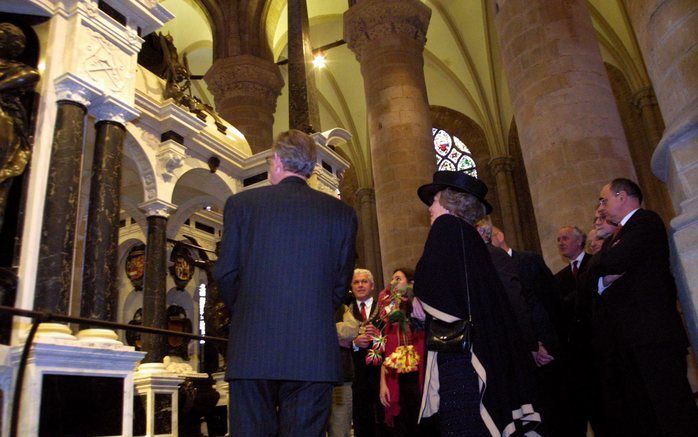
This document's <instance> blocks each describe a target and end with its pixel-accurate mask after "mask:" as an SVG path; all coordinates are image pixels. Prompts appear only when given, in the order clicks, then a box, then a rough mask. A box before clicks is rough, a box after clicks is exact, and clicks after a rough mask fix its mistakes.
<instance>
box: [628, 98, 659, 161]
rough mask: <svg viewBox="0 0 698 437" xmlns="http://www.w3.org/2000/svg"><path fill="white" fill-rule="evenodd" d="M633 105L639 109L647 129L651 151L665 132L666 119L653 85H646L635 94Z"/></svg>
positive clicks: (643, 124)
mask: <svg viewBox="0 0 698 437" xmlns="http://www.w3.org/2000/svg"><path fill="white" fill-rule="evenodd" d="M633 106H635V108H636V109H637V111H638V112H639V114H640V117H641V118H642V127H643V129H644V131H645V136H646V137H647V140H648V144H649V146H650V147H651V150H650V153H652V152H654V149H655V147H657V144H659V140H661V139H662V133H663V132H664V120H663V119H662V114H661V112H660V111H659V105H658V104H657V96H655V95H654V90H653V89H652V87H645V88H642V89H641V90H639V91H637V92H636V93H635V94H634V95H633Z"/></svg>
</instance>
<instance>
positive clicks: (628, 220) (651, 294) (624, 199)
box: [589, 178, 698, 436]
mask: <svg viewBox="0 0 698 437" xmlns="http://www.w3.org/2000/svg"><path fill="white" fill-rule="evenodd" d="M641 204H642V192H641V191H640V187H638V186H637V184H635V183H634V182H632V181H630V180H628V179H622V178H621V179H614V180H613V181H612V182H611V183H609V184H607V185H605V186H604V187H603V188H602V190H601V194H600V196H599V205H600V207H599V210H600V212H601V213H602V214H604V215H605V216H606V217H607V219H608V220H609V221H611V222H613V223H618V227H619V230H618V232H617V233H616V235H614V236H611V237H610V238H609V239H608V240H607V242H606V243H605V244H604V247H603V249H602V250H601V252H599V254H597V256H596V257H595V259H594V260H593V261H592V263H591V265H590V267H589V269H590V270H589V277H590V279H591V280H590V283H591V284H592V286H593V288H594V290H593V291H594V293H595V296H594V305H593V306H592V311H593V312H592V327H593V331H594V332H593V334H594V345H595V347H596V351H597V354H596V355H597V358H598V360H599V362H600V369H601V376H602V382H603V384H602V395H603V401H604V407H605V412H606V414H607V415H609V422H610V423H611V424H612V425H613V426H614V429H612V435H614V436H626V435H627V436H631V435H632V436H689V435H695V433H696V430H698V409H696V404H695V401H694V400H693V398H692V394H691V390H690V387H689V385H688V381H687V379H686V347H687V345H688V343H687V339H686V335H685V331H684V328H683V325H682V322H681V318H680V317H679V314H678V311H677V308H676V285H675V283H674V278H673V276H672V274H671V270H670V264H669V243H668V239H667V234H666V229H665V227H664V224H663V223H662V220H661V218H660V217H659V216H658V215H657V214H656V213H654V212H652V211H648V210H645V209H642V208H641V207H640V206H641Z"/></svg>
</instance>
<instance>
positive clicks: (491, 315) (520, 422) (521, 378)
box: [414, 171, 540, 437]
mask: <svg viewBox="0 0 698 437" xmlns="http://www.w3.org/2000/svg"><path fill="white" fill-rule="evenodd" d="M418 194H419V197H420V199H421V200H422V201H423V202H424V203H425V204H427V205H429V213H430V215H431V223H432V226H431V230H430V232H429V236H428V238H427V241H426V244H425V245H424V253H423V254H422V258H421V259H420V260H419V263H418V264H417V270H416V272H415V285H414V293H415V295H416V296H417V297H418V298H419V300H420V301H421V303H422V304H423V306H424V309H425V311H426V312H427V314H428V315H427V333H426V339H427V340H426V342H427V362H426V372H425V379H424V387H423V396H422V404H421V407H420V417H421V418H426V417H431V416H434V415H435V414H436V413H438V415H437V416H435V417H436V418H438V419H437V420H438V423H439V428H440V430H441V433H442V435H448V436H473V437H476V436H477V437H480V436H490V435H491V436H497V437H499V436H513V435H524V433H526V432H528V431H531V430H532V429H533V428H535V426H536V425H537V424H538V423H539V422H540V416H539V415H538V414H537V413H535V412H534V410H533V407H532V405H531V399H532V385H531V384H532V381H531V376H530V373H529V372H530V370H531V369H530V368H529V367H527V366H530V364H529V362H530V357H528V356H527V352H526V351H525V350H524V349H523V347H522V342H521V341H520V340H519V338H518V333H517V330H516V325H515V319H514V316H513V313H512V309H511V307H510V305H509V303H508V301H507V298H506V295H505V293H504V289H503V286H502V283H501V282H500V280H499V277H498V275H497V272H496V270H495V267H494V265H493V264H492V260H491V258H490V255H489V252H488V251H487V247H486V246H485V244H484V242H483V241H482V238H480V235H479V234H478V232H477V230H476V229H475V227H474V226H473V225H474V223H476V222H477V221H478V220H480V219H481V218H483V217H484V216H485V215H486V214H489V212H490V211H491V210H492V206H491V205H490V204H489V203H488V202H487V200H486V199H485V196H486V194H487V186H486V185H485V184H484V183H483V182H482V181H480V180H479V179H476V178H474V177H472V176H469V175H467V174H465V173H462V172H452V171H439V172H436V173H435V174H434V181H433V183H431V184H427V185H424V186H422V187H420V188H419V190H418ZM468 320H469V321H470V322H467V321H468ZM529 435H537V434H529Z"/></svg>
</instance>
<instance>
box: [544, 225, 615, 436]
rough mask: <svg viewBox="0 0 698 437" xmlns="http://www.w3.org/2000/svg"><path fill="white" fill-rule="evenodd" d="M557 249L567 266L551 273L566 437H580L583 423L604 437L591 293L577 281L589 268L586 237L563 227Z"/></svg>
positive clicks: (583, 433) (582, 232) (583, 426)
mask: <svg viewBox="0 0 698 437" xmlns="http://www.w3.org/2000/svg"><path fill="white" fill-rule="evenodd" d="M557 247H558V250H559V252H560V255H561V256H562V257H563V258H565V260H566V261H567V265H566V266H565V267H564V268H563V269H561V270H560V271H559V272H557V273H556V274H555V278H556V279H557V281H558V284H559V290H560V295H561V297H562V305H563V312H562V314H563V322H564V326H563V328H562V336H561V343H562V353H561V362H562V365H563V368H564V369H563V371H564V376H565V380H566V384H565V385H566V388H567V390H568V395H567V400H568V406H567V411H568V415H567V417H566V425H565V426H566V429H567V433H568V434H567V435H569V436H580V437H584V436H586V434H587V423H588V422H589V423H591V427H592V429H593V430H594V434H595V435H597V436H605V435H606V434H605V433H604V421H603V420H602V414H601V411H600V408H599V390H600V389H599V377H598V374H597V372H596V369H595V368H594V365H593V361H592V350H591V343H590V339H591V291H590V290H589V288H588V287H586V286H584V285H583V281H581V278H582V277H584V275H585V274H586V272H587V269H588V268H589V261H590V260H591V255H589V254H588V253H586V252H585V251H584V248H585V247H586V234H585V233H584V231H582V230H581V229H580V228H578V227H577V226H563V227H561V228H560V230H559V231H558V233H557Z"/></svg>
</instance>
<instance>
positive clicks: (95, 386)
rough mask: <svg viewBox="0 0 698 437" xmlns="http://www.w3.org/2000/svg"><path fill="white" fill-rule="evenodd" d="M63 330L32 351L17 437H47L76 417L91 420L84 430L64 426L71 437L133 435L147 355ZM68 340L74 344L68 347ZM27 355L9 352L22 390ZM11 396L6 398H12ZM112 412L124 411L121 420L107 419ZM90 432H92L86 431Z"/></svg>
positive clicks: (18, 350)
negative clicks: (140, 367) (20, 370)
mask: <svg viewBox="0 0 698 437" xmlns="http://www.w3.org/2000/svg"><path fill="white" fill-rule="evenodd" d="M48 325H59V324H48ZM59 326H61V327H62V328H63V329H59V331H63V332H58V337H46V336H45V337H42V338H40V339H37V341H36V342H34V344H33V346H32V350H31V355H30V359H29V361H28V363H27V367H26V371H25V375H24V380H23V384H22V388H21V392H22V400H21V406H20V418H19V429H18V435H21V436H23V437H38V436H39V435H45V434H46V432H47V431H46V429H53V427H55V426H57V425H58V424H62V423H63V422H61V420H62V419H61V417H63V416H66V417H67V416H73V415H76V414H80V415H81V416H83V417H85V418H86V419H85V421H84V423H79V424H65V423H63V424H64V425H65V427H66V432H68V433H75V434H77V433H79V432H83V433H85V434H89V435H110V436H113V435H119V436H130V435H132V426H131V424H132V413H133V375H134V371H133V369H134V368H135V365H136V363H138V362H139V361H140V360H141V359H142V358H143V356H144V355H145V354H144V353H143V352H136V351H135V350H134V348H133V347H131V346H122V345H111V344H109V345H104V344H96V343H85V342H81V341H75V337H73V336H72V335H69V334H65V332H64V330H66V329H67V327H65V326H63V325H59ZM45 328H46V327H44V329H45ZM48 328H50V329H54V328H56V327H55V326H49V327H48ZM68 331H69V330H68ZM67 337H72V341H66V338H67ZM22 350H23V345H17V346H12V347H11V348H10V357H9V361H10V366H11V369H12V375H13V376H12V378H13V381H12V385H13V386H16V385H17V381H16V380H14V378H16V376H15V375H16V370H17V367H18V366H19V361H20V358H21V355H22ZM11 392H12V391H8V392H6V395H8V396H7V397H8V398H9V397H11V396H9V393H11ZM58 394H59V395H58ZM8 401H9V399H8ZM8 407H10V406H9V402H8ZM42 407H43V408H42ZM112 409H120V410H121V411H122V414H121V416H120V417H113V416H107V415H106V414H105V412H106V411H108V410H112ZM88 426H90V427H91V428H89V429H86V427H88ZM73 428H74V429H73Z"/></svg>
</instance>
